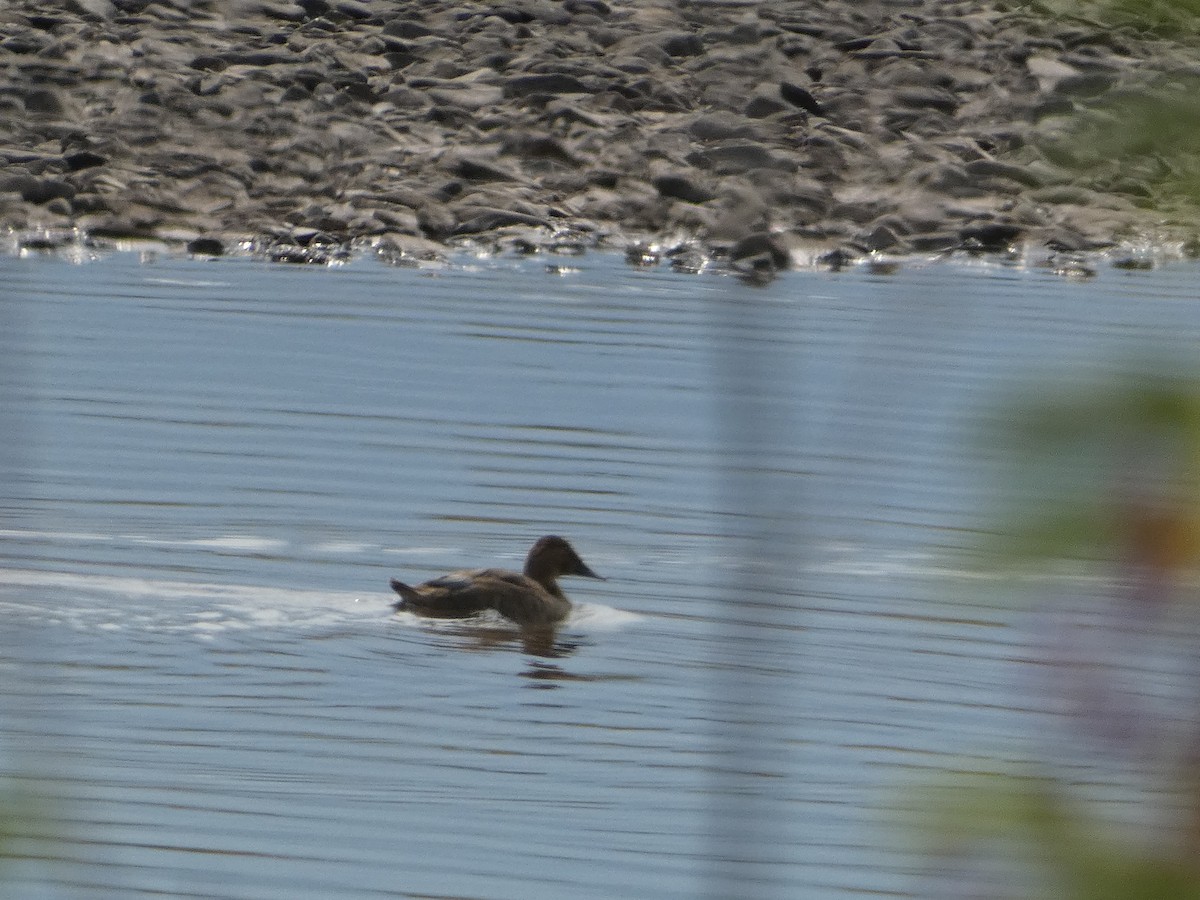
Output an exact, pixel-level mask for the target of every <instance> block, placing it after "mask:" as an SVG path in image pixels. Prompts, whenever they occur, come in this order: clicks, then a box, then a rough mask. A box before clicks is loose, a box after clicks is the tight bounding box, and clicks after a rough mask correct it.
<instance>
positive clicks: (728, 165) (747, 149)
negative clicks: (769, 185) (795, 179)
mask: <svg viewBox="0 0 1200 900" xmlns="http://www.w3.org/2000/svg"><path fill="white" fill-rule="evenodd" d="M687 160H688V162H690V163H692V164H693V165H699V166H703V167H705V168H710V169H713V170H714V171H717V172H722V173H726V174H728V173H734V172H746V171H748V170H750V169H775V168H778V169H789V168H795V164H794V163H791V162H789V161H785V160H783V159H781V158H780V157H777V156H776V155H775V154H773V153H772V152H771V151H770V150H768V149H767V148H766V147H764V146H762V145H761V144H758V143H751V142H748V141H729V142H724V143H721V144H717V145H714V146H712V147H707V148H705V149H703V150H697V151H696V152H694V153H690V154H688V157H687Z"/></svg>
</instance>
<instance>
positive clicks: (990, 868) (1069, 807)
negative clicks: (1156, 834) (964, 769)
mask: <svg viewBox="0 0 1200 900" xmlns="http://www.w3.org/2000/svg"><path fill="white" fill-rule="evenodd" d="M904 805H905V806H906V807H909V808H911V809H915V810H916V811H917V813H918V816H917V820H918V821H920V822H921V823H922V827H921V829H920V830H919V832H918V833H919V835H920V838H921V842H922V844H923V849H924V851H925V853H926V855H927V856H928V857H929V858H930V859H931V860H933V861H934V862H935V869H936V871H935V874H938V875H939V876H944V875H946V874H950V873H953V875H954V878H955V879H959V880H960V881H959V883H960V887H961V888H962V889H963V891H962V896H987V897H995V898H1001V897H1012V898H1018V897H1019V898H1022V900H1034V898H1046V900H1051V898H1052V900H1200V857H1198V856H1197V855H1196V853H1195V849H1196V848H1195V847H1194V845H1191V844H1189V841H1187V840H1184V841H1181V842H1180V844H1179V845H1176V846H1170V847H1157V846H1155V845H1154V844H1153V843H1152V842H1150V841H1140V842H1139V841H1137V840H1131V839H1130V836H1129V835H1124V836H1122V835H1120V834H1118V833H1116V832H1114V831H1113V830H1111V829H1107V830H1106V829H1104V828H1102V827H1101V826H1100V825H1099V824H1098V823H1097V822H1096V821H1095V819H1094V818H1092V817H1091V816H1089V815H1088V814H1087V813H1086V812H1085V811H1084V810H1082V809H1081V808H1079V807H1078V806H1076V805H1074V804H1073V803H1072V802H1071V801H1070V800H1069V798H1068V797H1067V795H1066V793H1065V791H1064V790H1063V789H1062V787H1061V785H1059V783H1058V782H1056V781H1055V780H1053V779H1043V778H1037V777H1021V776H1017V775H993V776H986V775H975V776H969V777H960V778H956V779H947V780H946V781H944V782H942V783H940V784H937V785H933V786H931V787H927V788H924V789H919V790H917V791H916V792H915V795H914V798H913V799H910V800H909V801H908V802H907V803H905V804H904ZM989 857H990V858H991V859H992V861H993V864H992V865H987V866H985V865H980V863H981V860H984V859H988V858H989ZM964 863H965V865H964ZM972 871H975V872H982V873H990V878H989V875H988V874H984V875H983V876H982V877H978V876H977V877H978V880H979V881H989V880H990V881H1000V882H1002V884H999V885H996V884H970V881H971V878H972V876H971V875H970V874H969V873H970V872H972ZM997 873H1003V875H1002V877H999V878H998V877H997Z"/></svg>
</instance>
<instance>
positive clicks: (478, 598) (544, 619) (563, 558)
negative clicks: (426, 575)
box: [391, 534, 604, 627]
mask: <svg viewBox="0 0 1200 900" xmlns="http://www.w3.org/2000/svg"><path fill="white" fill-rule="evenodd" d="M562 575H578V576H581V577H583V578H598V579H600V580H601V581H603V580H604V579H603V578H601V577H600V576H599V575H597V574H596V573H595V572H593V571H592V570H591V569H590V568H589V567H588V565H587V563H585V562H584V561H583V560H582V559H581V558H580V556H579V554H578V553H576V552H575V548H574V547H572V546H571V545H570V543H568V542H567V541H566V539H564V538H561V537H559V536H558V535H554V534H550V535H546V536H545V537H542V538H538V540H537V542H536V543H535V544H534V545H533V547H532V548H530V550H529V555H528V556H526V557H525V568H524V570H523V571H521V572H510V571H508V570H507V569H464V570H462V571H458V572H451V573H450V574H448V575H442V576H441V577H440V578H434V579H432V580H431V581H426V582H425V583H423V584H418V585H416V586H413V587H410V586H409V585H407V584H405V583H404V582H403V581H398V580H397V579H395V578H393V579H392V580H391V585H392V590H393V591H395V592H396V593H397V594H399V595H400V600H398V601H397V602H396V603H395V604H394V607H395V609H396V610H398V611H400V610H403V611H406V612H412V613H416V614H417V615H423V616H430V617H434V618H442V619H463V618H468V617H470V616H474V615H477V614H478V613H481V612H483V611H484V610H488V609H494V610H496V612H498V613H500V615H502V616H504V617H505V618H506V619H510V620H511V621H513V622H516V623H517V624H518V625H522V626H526V627H529V626H552V625H555V624H557V623H559V622H561V621H562V620H563V619H565V618H566V617H567V615H568V614H569V613H570V612H571V601H570V600H568V599H567V596H566V594H564V593H563V592H562V589H561V588H560V587H559V586H558V578H559V576H562Z"/></svg>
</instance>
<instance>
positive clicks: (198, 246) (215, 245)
mask: <svg viewBox="0 0 1200 900" xmlns="http://www.w3.org/2000/svg"><path fill="white" fill-rule="evenodd" d="M187 251H188V253H192V254H195V255H196V256H221V255H222V254H224V252H225V245H224V244H222V243H221V242H220V241H219V240H217V239H216V238H212V237H200V238H196V239H195V240H191V241H188V245H187Z"/></svg>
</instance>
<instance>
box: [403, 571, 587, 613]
mask: <svg viewBox="0 0 1200 900" xmlns="http://www.w3.org/2000/svg"><path fill="white" fill-rule="evenodd" d="M398 584H399V583H398V582H393V585H392V587H393V588H395V590H396V591H397V593H399V594H400V595H401V596H402V597H403V598H404V602H403V603H402V604H400V607H399V608H401V609H410V610H412V611H413V612H419V613H421V614H423V615H427V616H438V617H444V618H465V617H467V616H473V615H475V614H476V613H479V612H482V611H483V610H485V609H494V610H496V611H497V612H499V613H500V614H501V615H503V616H507V617H508V618H510V619H512V620H513V621H516V622H521V623H532V624H540V623H549V622H555V621H558V620H559V619H562V618H563V617H565V616H566V614H567V612H568V611H569V610H570V604H569V603H568V602H567V601H566V600H565V599H562V598H559V597H555V596H554V595H552V594H551V593H550V592H549V591H547V590H546V589H545V588H544V587H542V586H541V585H540V584H538V583H537V582H536V581H534V580H533V579H532V578H529V577H527V576H525V575H522V574H521V573H519V572H510V571H508V570H506V569H468V570H464V571H461V572H451V573H450V574H448V575H442V576H441V577H440V578H434V579H433V580H431V581H427V582H425V583H424V584H419V585H417V586H416V587H413V588H409V587H407V586H406V585H400V586H397V585H398ZM402 588H403V589H402Z"/></svg>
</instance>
